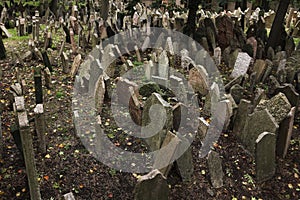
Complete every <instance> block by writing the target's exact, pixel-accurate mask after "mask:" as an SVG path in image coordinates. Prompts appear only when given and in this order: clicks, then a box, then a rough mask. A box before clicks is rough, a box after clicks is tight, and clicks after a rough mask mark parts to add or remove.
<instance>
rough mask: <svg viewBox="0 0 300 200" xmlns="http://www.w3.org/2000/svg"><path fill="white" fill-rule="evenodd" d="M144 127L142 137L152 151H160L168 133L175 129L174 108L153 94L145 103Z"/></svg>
mask: <svg viewBox="0 0 300 200" xmlns="http://www.w3.org/2000/svg"><path fill="white" fill-rule="evenodd" d="M142 125H143V126H142V135H143V137H144V140H145V141H146V143H147V144H148V146H149V148H150V150H152V151H155V150H157V149H159V148H160V147H161V144H162V142H163V138H165V135H166V133H167V131H168V130H171V129H172V127H173V111H172V107H171V105H170V104H169V103H168V102H166V101H165V100H164V99H163V98H162V97H161V95H160V94H158V93H152V95H151V96H150V97H149V98H148V99H147V101H146V102H145V104H144V109H143V115H142Z"/></svg>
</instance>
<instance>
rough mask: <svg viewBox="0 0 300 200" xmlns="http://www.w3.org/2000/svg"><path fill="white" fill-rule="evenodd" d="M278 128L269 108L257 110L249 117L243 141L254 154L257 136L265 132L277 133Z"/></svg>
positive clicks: (242, 133)
mask: <svg viewBox="0 0 300 200" xmlns="http://www.w3.org/2000/svg"><path fill="white" fill-rule="evenodd" d="M278 128H279V126H278V124H277V123H276V121H275V118H274V117H273V116H272V115H271V114H270V112H269V111H268V109H264V110H260V111H256V112H254V113H253V114H250V115H249V116H248V117H247V120H246V123H245V126H244V129H243V131H242V132H241V140H242V143H243V145H244V146H245V148H246V149H247V150H248V151H249V152H250V153H251V154H252V155H254V153H255V141H256V139H257V137H258V136H259V135H260V134H261V133H263V132H271V133H276V132H277V129H278Z"/></svg>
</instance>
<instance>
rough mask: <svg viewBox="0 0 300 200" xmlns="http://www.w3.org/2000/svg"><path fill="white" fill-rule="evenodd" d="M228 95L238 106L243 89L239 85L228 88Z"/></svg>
mask: <svg viewBox="0 0 300 200" xmlns="http://www.w3.org/2000/svg"><path fill="white" fill-rule="evenodd" d="M230 94H231V96H232V97H233V99H234V101H235V102H236V103H237V104H239V103H240V100H241V99H242V98H243V95H244V88H243V87H242V86H240V85H239V84H235V85H234V86H232V87H231V88H230Z"/></svg>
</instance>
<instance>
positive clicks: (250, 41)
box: [246, 37, 257, 59]
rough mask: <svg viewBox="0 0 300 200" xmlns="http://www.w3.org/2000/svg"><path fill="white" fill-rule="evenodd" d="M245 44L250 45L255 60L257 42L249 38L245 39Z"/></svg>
mask: <svg viewBox="0 0 300 200" xmlns="http://www.w3.org/2000/svg"><path fill="white" fill-rule="evenodd" d="M246 43H247V44H250V45H251V46H252V49H253V58H254V59H255V58H256V52H257V41H256V39H255V38H254V37H250V38H248V39H247V42H246Z"/></svg>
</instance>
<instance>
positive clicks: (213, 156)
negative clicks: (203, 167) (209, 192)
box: [207, 151, 224, 188]
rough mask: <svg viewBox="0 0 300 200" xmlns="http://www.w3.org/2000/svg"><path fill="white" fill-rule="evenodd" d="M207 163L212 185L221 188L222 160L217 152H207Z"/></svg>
mask: <svg viewBox="0 0 300 200" xmlns="http://www.w3.org/2000/svg"><path fill="white" fill-rule="evenodd" d="M207 165H208V170H209V175H210V181H211V184H212V186H213V187H214V188H221V187H222V186H223V184H224V183H223V177H224V172H223V169H222V160H221V158H220V156H219V154H218V153H217V152H215V151H210V152H209V153H208V157H207Z"/></svg>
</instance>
